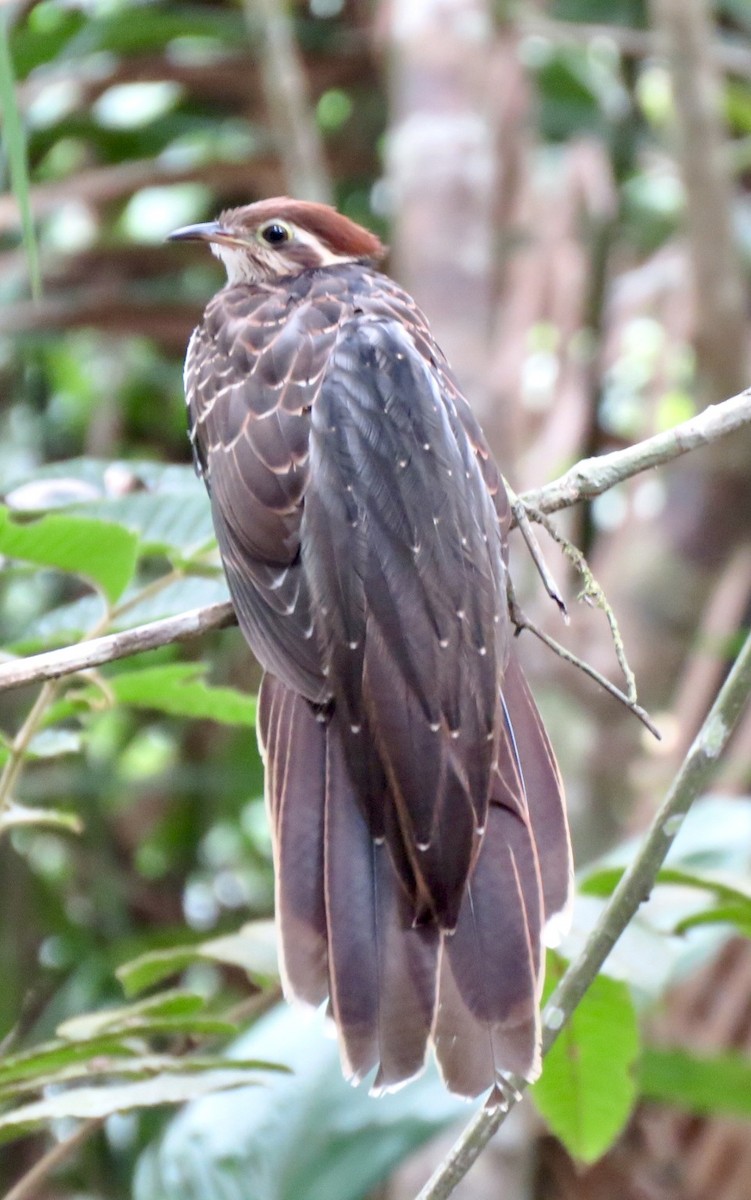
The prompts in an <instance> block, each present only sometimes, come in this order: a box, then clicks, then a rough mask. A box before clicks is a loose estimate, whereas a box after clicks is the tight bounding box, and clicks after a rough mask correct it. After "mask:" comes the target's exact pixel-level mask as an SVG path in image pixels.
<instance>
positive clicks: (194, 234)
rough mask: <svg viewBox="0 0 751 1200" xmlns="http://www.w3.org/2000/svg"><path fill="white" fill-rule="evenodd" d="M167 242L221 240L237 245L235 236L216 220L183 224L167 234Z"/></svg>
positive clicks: (230, 244) (226, 243)
mask: <svg viewBox="0 0 751 1200" xmlns="http://www.w3.org/2000/svg"><path fill="white" fill-rule="evenodd" d="M166 240H167V241H168V242H223V243H224V244H225V245H228V246H235V245H237V241H238V239H237V237H236V236H235V235H234V234H232V233H230V231H229V229H225V228H224V227H223V226H222V225H220V224H219V222H218V221H206V222H204V224H202V225H183V227H182V228H181V229H175V230H173V231H172V233H168V234H167V239H166Z"/></svg>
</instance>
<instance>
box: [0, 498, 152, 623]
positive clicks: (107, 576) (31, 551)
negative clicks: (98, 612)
mask: <svg viewBox="0 0 751 1200" xmlns="http://www.w3.org/2000/svg"><path fill="white" fill-rule="evenodd" d="M137 549H138V538H137V537H136V535H135V534H133V533H131V532H130V530H128V529H124V528H123V526H122V525H113V524H111V523H108V522H105V521H96V520H92V519H91V518H89V517H79V516H69V515H67V514H63V513H51V514H50V515H49V516H46V517H38V518H36V519H35V520H32V521H29V520H25V521H17V520H14V519H13V516H12V514H11V512H10V511H9V509H7V508H6V507H5V506H0V554H5V555H7V556H8V557H9V558H20V559H23V560H24V561H26V562H33V563H37V564H38V565H39V566H46V567H56V568H58V570H61V571H68V572H70V573H72V574H75V575H81V576H83V577H84V578H86V579H89V580H92V581H93V582H94V583H95V584H97V585H98V586H99V587H100V588H101V589H102V591H103V592H104V594H105V595H106V596H107V598H108V599H109V600H110V601H111V602H112V603H114V601H116V600H117V599H118V597H119V596H120V595H121V594H122V593H123V591H124V590H125V588H126V587H127V585H128V583H129V582H130V580H131V579H132V577H133V572H134V570H135V565H136V555H137Z"/></svg>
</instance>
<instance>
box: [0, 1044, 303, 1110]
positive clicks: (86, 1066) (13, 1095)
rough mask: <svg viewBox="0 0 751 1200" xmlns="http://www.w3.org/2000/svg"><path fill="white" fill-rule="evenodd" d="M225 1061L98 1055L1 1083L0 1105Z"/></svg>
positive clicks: (251, 1065) (257, 1065) (264, 1067)
mask: <svg viewBox="0 0 751 1200" xmlns="http://www.w3.org/2000/svg"><path fill="white" fill-rule="evenodd" d="M227 1065H228V1063H227V1059H226V1058H225V1057H224V1056H223V1055H219V1054H211V1055H204V1054H201V1055H199V1054H191V1055H190V1056H189V1057H181V1056H177V1055H174V1054H133V1055H131V1056H129V1057H125V1056H123V1055H117V1054H115V1055H107V1054H101V1053H100V1054H97V1055H92V1056H91V1057H89V1058H86V1059H85V1060H84V1059H81V1060H79V1061H78V1062H72V1063H69V1064H68V1065H67V1066H65V1067H58V1068H56V1069H55V1070H52V1071H49V1072H47V1073H46V1074H45V1073H43V1072H40V1073H38V1074H36V1075H34V1076H33V1077H29V1078H24V1079H20V1080H16V1081H14V1082H12V1083H6V1084H4V1085H3V1084H2V1083H0V1102H4V1103H8V1102H10V1103H18V1102H19V1100H20V1099H21V1097H22V1096H24V1095H29V1094H30V1093H33V1092H39V1091H41V1090H42V1089H43V1088H48V1087H55V1088H59V1087H60V1086H61V1085H62V1084H65V1085H66V1086H70V1085H71V1084H73V1083H77V1082H78V1081H79V1080H87V1081H89V1082H90V1081H91V1080H92V1079H93V1078H95V1077H98V1078H99V1079H101V1080H102V1081H104V1080H107V1079H115V1078H116V1079H118V1080H121V1081H122V1080H123V1079H148V1078H151V1077H152V1076H154V1075H159V1074H161V1073H162V1072H165V1071H166V1072H175V1073H178V1074H185V1075H188V1074H194V1073H198V1072H201V1071H222V1070H225V1069H226V1067H227ZM231 1065H232V1067H242V1068H243V1070H248V1071H259V1070H260V1071H282V1072H288V1071H289V1068H288V1067H285V1066H283V1065H282V1064H281V1063H270V1062H265V1061H261V1060H260V1059H250V1060H248V1061H238V1060H237V1059H233V1061H232V1063H231Z"/></svg>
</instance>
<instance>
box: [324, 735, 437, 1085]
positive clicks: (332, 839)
mask: <svg viewBox="0 0 751 1200" xmlns="http://www.w3.org/2000/svg"><path fill="white" fill-rule="evenodd" d="M325 804H326V855H325V893H326V914H327V922H328V940H329V973H330V985H331V1008H332V1012H333V1016H334V1019H335V1021H336V1024H337V1028H338V1030H339V1038H340V1048H341V1055H342V1064H343V1068H344V1072H345V1074H346V1075H347V1077H348V1078H350V1079H352V1080H353V1081H354V1082H357V1081H359V1080H361V1079H362V1078H363V1077H364V1076H365V1075H367V1074H368V1073H369V1072H370V1071H371V1070H372V1069H373V1068H374V1067H375V1066H378V1068H379V1069H378V1074H377V1077H376V1080H375V1085H374V1086H375V1087H376V1088H377V1089H386V1088H389V1087H393V1086H395V1085H396V1084H398V1083H402V1082H405V1081H406V1080H407V1079H410V1078H412V1077H413V1076H414V1075H416V1074H418V1073H419V1072H420V1070H421V1069H422V1067H423V1065H424V1061H425V1055H426V1050H427V1043H428V1036H429V1033H430V1026H431V1022H432V1017H433V1009H434V1005H435V977H436V956H437V941H438V938H437V933H436V931H435V930H433V929H425V928H412V926H411V915H410V910H409V905H408V900H407V896H406V894H405V893H404V891H403V889H402V887H401V885H400V883H399V880H398V877H397V874H396V871H395V868H394V865H393V863H392V861H391V856H390V854H389V851H388V849H387V847H386V845H385V843H383V842H376V841H375V840H374V839H373V838H372V836H371V833H370V829H369V827H368V824H367V821H366V818H365V816H364V814H363V812H362V809H361V807H360V805H358V803H357V799H356V796H355V795H354V793H353V789H352V784H351V782H350V778H349V775H348V772H347V768H346V762H345V759H344V755H343V752H342V747H341V742H340V739H339V736H338V733H337V730H336V725H335V724H334V723H332V725H331V726H329V728H328V730H327V758H326V801H325Z"/></svg>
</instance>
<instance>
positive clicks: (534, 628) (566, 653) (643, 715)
mask: <svg viewBox="0 0 751 1200" xmlns="http://www.w3.org/2000/svg"><path fill="white" fill-rule="evenodd" d="M511 619H512V620H513V622H514V625H515V626H516V632H517V634H519V633H521V632H522V631H523V630H524V629H528V630H529V632H530V633H533V634H534V635H535V637H536V638H539V639H540V641H541V642H543V643H544V644H545V645H546V646H547V647H548V649H549V650H552V651H554V653H555V654H557V655H558V656H559V657H560V658H562V659H564V661H565V662H567V663H571V665H572V666H573V667H578V668H579V670H580V671H583V672H584V674H585V675H588V676H589V678H590V679H593V680H594V681H595V683H598V684H599V685H600V687H601V688H603V689H604V690H605V691H606V692H607V693H608V695H610V696H612V697H613V698H614V699H615V700H619V701H620V703H621V704H623V705H625V707H626V708H627V709H628V710H629V712H632V713H633V714H634V716H635V717H638V718H639V720H640V721H641V722H642V724H643V725H646V727H647V729H648V730H649V732H650V733H651V734H654V736H655V737H656V738H657V740H658V742H659V741H662V734H661V733H660V731H659V729H658V728H657V726H656V725H655V723H654V721H653V720H652V718H651V717H650V715H649V713H648V712H646V711H645V709H643V708H642V706H641V705H640V704H637V702H636V700H633V699H632V698H631V697H630V696H627V695H626V694H625V692H622V691H621V690H620V688H617V687H616V686H615V684H614V683H611V681H610V680H609V679H608V678H607V677H606V676H605V675H601V674H600V672H599V671H598V670H596V669H595V668H594V667H593V666H590V664H589V663H588V662H585V661H584V659H583V658H578V657H577V655H576V654H573V653H572V652H571V651H570V650H567V649H566V647H565V646H562V645H561V643H560V642H556V641H555V639H554V638H552V637H550V636H549V635H548V634H547V633H545V632H544V631H543V630H542V629H540V627H539V626H538V625H535V623H534V621H530V620H529V618H528V617H526V616H525V615H524V613H523V612H522V610H521V609H520V608H519V607H518V605H514V607H513V608H512V611H511Z"/></svg>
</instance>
